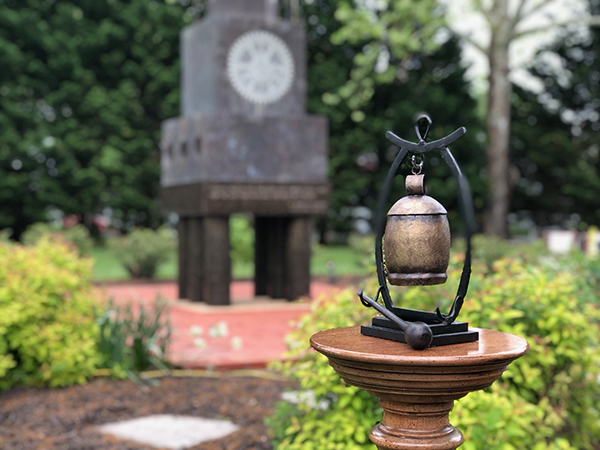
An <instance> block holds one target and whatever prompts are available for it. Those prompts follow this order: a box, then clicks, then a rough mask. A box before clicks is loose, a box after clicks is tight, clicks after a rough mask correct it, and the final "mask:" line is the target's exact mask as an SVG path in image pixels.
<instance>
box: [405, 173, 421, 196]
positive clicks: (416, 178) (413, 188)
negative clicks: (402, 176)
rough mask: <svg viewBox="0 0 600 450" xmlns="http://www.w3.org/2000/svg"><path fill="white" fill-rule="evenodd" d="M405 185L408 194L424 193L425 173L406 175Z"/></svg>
mask: <svg viewBox="0 0 600 450" xmlns="http://www.w3.org/2000/svg"><path fill="white" fill-rule="evenodd" d="M405 185H406V193H407V194H408V195H425V175H408V176H407V177H406V182H405Z"/></svg>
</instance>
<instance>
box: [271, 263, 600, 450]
mask: <svg viewBox="0 0 600 450" xmlns="http://www.w3.org/2000/svg"><path fill="white" fill-rule="evenodd" d="M458 259H460V258H455V259H454V261H453V264H452V267H453V268H452V269H451V270H450V271H449V279H450V280H451V281H450V282H449V283H446V284H445V285H441V286H436V287H428V288H404V289H400V290H399V292H397V293H396V294H397V295H396V299H395V302H396V304H397V305H401V306H403V307H408V308H418V309H429V310H433V309H434V308H435V307H436V306H437V305H438V304H440V303H441V305H440V306H441V308H442V310H444V308H448V306H449V305H450V303H451V300H452V299H453V297H454V293H455V288H456V284H458V279H459V277H460V270H459V269H460V261H458ZM581 275H582V273H581V272H576V271H573V270H564V268H563V267H562V266H561V264H559V263H556V262H551V263H548V264H545V265H535V266H534V265H529V264H526V263H523V262H521V261H518V260H515V259H502V260H499V261H496V262H495V263H494V264H493V266H492V268H491V269H488V268H486V267H485V266H484V265H479V266H475V270H474V274H473V277H472V282H471V286H470V288H469V296H468V297H467V301H466V303H465V305H464V309H463V312H462V313H461V320H464V321H468V322H469V323H470V324H471V325H472V326H477V327H482V328H491V329H496V330H500V331H504V332H508V333H513V334H516V335H519V336H522V337H524V338H526V339H527V340H528V342H529V345H530V348H531V350H530V351H529V353H528V354H527V355H525V356H524V357H522V358H521V359H519V360H517V361H516V362H514V363H513V364H511V365H510V366H509V369H508V371H507V372H505V374H504V375H503V377H502V378H501V380H500V381H498V382H497V383H496V384H495V385H494V387H492V388H491V389H488V390H487V391H485V392H479V393H473V394H470V395H469V396H468V397H467V398H466V399H462V400H459V401H458V402H457V403H456V406H455V409H454V411H453V413H452V417H451V422H452V423H453V424H454V425H455V426H457V427H458V428H459V429H460V430H461V431H462V432H463V433H464V434H465V436H466V438H467V441H468V442H470V443H468V444H465V448H466V449H471V450H472V449H481V448H486V449H488V448H490V449H502V450H510V449H535V450H543V449H552V450H554V449H569V448H578V449H586V450H587V449H593V448H594V446H598V444H600V385H599V384H598V381H597V380H598V377H599V376H600V351H599V347H600V337H599V335H598V326H600V312H599V310H598V306H597V305H598V299H597V297H596V296H595V293H594V291H593V290H592V289H591V287H590V286H589V285H585V284H582V283H579V282H578V278H579V277H580V276H581ZM452 281H454V283H453V282H452ZM366 290H367V291H368V292H375V290H376V285H375V281H374V280H372V281H371V282H370V284H369V286H368V288H367V289H366ZM440 299H442V300H441V301H440ZM372 314H373V313H372V310H367V309H366V308H363V307H362V306H361V305H360V303H359V301H358V299H357V297H356V294H355V293H354V292H353V291H352V290H348V291H344V292H343V293H341V294H339V295H337V296H334V297H333V298H321V299H319V300H318V301H315V303H314V305H313V308H312V311H311V313H310V314H309V315H307V316H305V317H304V318H302V319H301V321H300V322H299V324H298V328H297V329H296V330H295V331H294V332H292V334H291V335H290V337H289V341H288V345H289V348H290V351H291V356H296V357H297V356H300V355H302V358H301V359H300V361H299V362H297V363H294V362H288V363H283V364H281V365H280V366H279V369H280V370H282V371H283V372H284V373H286V374H288V375H289V376H290V377H291V378H292V379H294V380H295V381H297V382H298V383H299V385H300V388H301V389H302V390H312V391H314V393H315V396H316V398H315V401H316V402H317V403H318V402H320V401H322V400H325V401H329V402H330V403H329V404H328V406H327V409H326V410H325V411H320V410H314V409H313V410H307V409H303V408H302V407H300V406H297V407H292V406H290V405H278V406H277V407H276V410H275V415H274V416H273V418H271V421H270V426H271V429H272V432H273V435H274V436H275V438H274V445H275V448H310V446H313V447H314V448H329V447H330V448H338V447H339V448H344V445H347V446H351V445H354V446H359V445H364V447H365V448H373V447H372V446H369V444H363V443H362V442H361V441H360V440H358V439H355V438H354V437H353V436H352V435H351V434H345V435H343V436H341V435H340V436H338V435H335V434H334V433H333V431H332V430H331V428H329V423H330V422H334V421H337V420H338V416H339V417H342V416H343V415H344V414H356V415H357V416H356V419H357V422H356V423H359V424H361V425H363V424H364V426H365V429H366V430H368V428H369V427H370V426H372V425H374V424H375V422H376V421H377V420H379V419H378V418H377V414H378V413H377V411H378V406H377V402H376V401H375V399H370V398H368V397H363V395H364V393H363V394H360V395H361V397H360V398H361V400H360V401H357V403H361V405H360V408H357V409H356V410H353V409H352V408H353V406H348V405H352V401H353V399H354V398H355V397H356V396H357V395H359V394H358V393H357V392H358V391H357V390H356V389H355V388H353V387H350V388H347V387H343V385H342V384H341V381H340V380H339V378H338V377H337V376H336V375H334V373H333V370H332V369H331V368H329V366H328V365H327V362H326V359H325V358H324V357H321V356H320V355H318V354H315V353H307V352H306V350H307V345H308V340H309V338H310V336H311V335H312V334H314V333H315V332H317V331H320V330H323V329H328V328H332V327H339V326H348V325H358V324H361V323H364V322H365V321H367V320H368V319H369V318H370V317H371V316H372ZM341 405H344V406H345V408H342V407H341ZM348 408H350V409H351V411H350V412H347V411H346V409H348ZM367 417H368V418H369V424H367V423H366V422H367V421H366V420H365V422H363V421H362V419H363V418H367ZM295 424H296V425H295ZM294 425H295V426H294ZM318 433H319V434H318ZM317 434H318V435H319V436H323V437H322V438H319V439H320V440H318V441H317V440H316V438H313V436H316V435H317ZM303 445H306V447H302V446H303ZM328 446H329V447H328Z"/></svg>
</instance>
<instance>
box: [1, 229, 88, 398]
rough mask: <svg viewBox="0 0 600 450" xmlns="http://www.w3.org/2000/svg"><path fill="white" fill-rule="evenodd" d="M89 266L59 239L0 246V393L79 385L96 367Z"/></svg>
mask: <svg viewBox="0 0 600 450" xmlns="http://www.w3.org/2000/svg"><path fill="white" fill-rule="evenodd" d="M91 273H92V261H91V260H89V259H82V258H80V257H79V256H78V255H77V254H76V252H74V251H73V250H72V249H71V248H70V247H69V246H67V245H65V244H64V243H61V242H60V240H59V239H52V240H51V239H49V238H44V237H42V238H41V239H40V240H39V241H38V243H37V244H35V245H33V246H31V247H24V246H21V245H19V244H14V245H11V244H7V243H4V242H0V389H7V388H9V387H11V386H13V385H19V384H26V385H35V386H66V385H69V384H73V383H83V382H85V380H86V379H87V378H88V377H89V376H90V375H91V374H92V372H93V370H94V369H95V367H96V363H97V362H98V354H97V351H96V339H97V327H96V326H95V323H94V311H93V307H94V304H95V303H96V300H97V296H96V294H95V291H94V290H93V288H92V287H91V285H90V283H89V281H88V280H89V278H90V276H91Z"/></svg>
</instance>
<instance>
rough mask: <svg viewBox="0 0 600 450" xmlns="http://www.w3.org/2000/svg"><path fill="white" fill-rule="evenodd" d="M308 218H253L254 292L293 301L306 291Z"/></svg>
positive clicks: (306, 292) (308, 286) (308, 245)
mask: <svg viewBox="0 0 600 450" xmlns="http://www.w3.org/2000/svg"><path fill="white" fill-rule="evenodd" d="M310 226H311V220H310V217H303V216H300V217H256V218H255V219H254V228H255V233H256V234H255V261H254V262H255V264H254V271H255V275H254V283H255V294H256V295H268V296H269V297H272V298H285V299H288V300H295V299H297V298H299V297H302V296H303V295H308V294H309V291H310Z"/></svg>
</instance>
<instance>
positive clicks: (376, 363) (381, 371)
mask: <svg viewBox="0 0 600 450" xmlns="http://www.w3.org/2000/svg"><path fill="white" fill-rule="evenodd" d="M477 331H479V342H471V343H465V344H456V345H448V346H444V347H432V348H428V349H426V350H422V351H419V350H413V349H412V348H410V347H409V346H408V345H407V344H402V343H399V342H394V341H388V340H384V339H378V338H374V337H369V336H363V335H361V334H360V327H350V328H336V329H333V330H327V331H322V332H320V333H317V334H315V335H314V336H313V337H312V338H311V340H310V343H311V345H312V346H313V348H314V349H315V350H317V351H318V352H319V353H322V354H324V355H325V356H327V358H329V364H330V365H331V366H332V367H333V368H334V369H335V371H336V372H337V373H338V375H339V376H340V377H342V379H343V380H344V381H345V382H346V383H348V384H351V385H354V386H358V387H360V388H362V389H364V390H366V391H367V392H368V393H370V394H371V395H374V396H376V397H378V398H379V403H380V404H381V407H382V408H383V420H382V421H381V422H380V423H379V424H377V425H375V426H374V427H373V429H372V430H371V433H370V438H371V441H373V443H374V444H375V445H377V448H378V449H380V450H455V449H456V448H458V446H460V445H461V444H462V442H463V436H462V433H461V432H460V431H458V430H457V429H456V428H454V427H453V426H452V425H451V424H450V422H449V419H448V414H449V413H450V410H451V409H452V407H453V406H454V400H458V399H459V398H461V397H464V396H465V395H467V394H468V393H469V392H473V391H477V390H480V389H485V388H487V387H489V386H491V385H492V383H493V382H494V381H496V380H497V379H498V378H500V376H501V375H502V373H503V372H504V371H505V370H506V369H507V367H508V365H509V364H510V363H511V362H512V361H514V360H515V359H517V358H519V357H520V356H522V355H524V354H525V353H526V352H527V350H528V348H529V346H528V345H527V341H525V339H522V338H520V337H517V336H513V335H511V334H506V333H501V332H499V331H491V330H484V329H478V330H477Z"/></svg>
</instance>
